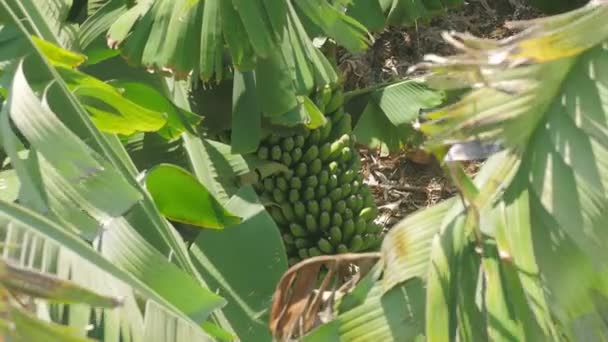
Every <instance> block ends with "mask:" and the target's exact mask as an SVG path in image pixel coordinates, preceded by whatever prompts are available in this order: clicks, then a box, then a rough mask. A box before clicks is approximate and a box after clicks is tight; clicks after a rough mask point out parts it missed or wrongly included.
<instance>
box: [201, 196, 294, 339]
mask: <svg viewBox="0 0 608 342" xmlns="http://www.w3.org/2000/svg"><path fill="white" fill-rule="evenodd" d="M226 208H227V209H228V210H230V211H232V212H237V213H239V214H240V215H242V216H243V222H242V223H240V224H238V225H236V226H234V227H231V228H230V229H226V230H224V231H222V232H216V231H211V230H210V231H202V232H201V234H200V235H199V236H198V238H197V239H196V241H195V242H194V244H193V245H192V247H191V249H190V251H191V253H192V255H193V257H194V259H195V260H196V262H197V266H198V269H199V270H201V273H202V274H203V277H204V278H205V280H206V281H207V282H208V284H209V286H210V288H211V289H217V290H218V291H220V292H221V293H222V294H223V295H224V296H226V298H227V299H228V302H229V304H228V305H227V306H226V307H225V309H224V313H225V314H226V316H227V318H228V319H229V320H230V321H231V322H233V328H234V329H235V332H236V333H237V334H238V335H239V337H240V338H241V339H246V340H248V341H267V340H269V339H270V338H271V336H270V334H269V332H268V328H267V324H268V323H267V312H266V310H267V309H268V308H269V304H270V301H271V297H272V294H273V292H274V288H275V286H276V283H277V282H278V280H279V279H280V278H281V275H282V274H283V272H284V271H285V270H286V269H287V260H286V257H285V251H284V247H283V242H282V239H281V236H280V234H279V230H278V228H277V226H276V224H275V223H274V221H273V220H272V217H271V216H270V215H269V214H268V213H267V212H266V210H265V209H264V207H263V205H262V204H261V203H260V202H259V200H258V199H257V196H256V195H255V192H254V191H253V189H251V187H244V188H242V189H241V190H240V191H239V192H237V193H236V194H235V195H234V196H233V197H232V198H231V199H230V201H229V202H228V203H227V204H226ZM242 255H247V257H248V258H251V259H252V260H253V259H255V260H256V262H255V263H253V264H250V265H249V266H248V267H245V268H244V267H243V263H242V260H241V257H240V256H242ZM219 265H221V267H218V266H219Z"/></svg>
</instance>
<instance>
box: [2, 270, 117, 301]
mask: <svg viewBox="0 0 608 342" xmlns="http://www.w3.org/2000/svg"><path fill="white" fill-rule="evenodd" d="M0 283H1V284H2V286H5V287H7V288H8V289H10V290H12V291H15V292H17V293H22V294H26V295H29V296H33V297H37V298H43V299H46V300H50V301H55V302H61V303H86V304H88V305H91V306H99V307H106V308H114V307H116V306H118V305H120V304H121V302H120V299H117V298H111V297H107V296H102V295H100V294H97V293H94V292H93V291H90V290H88V289H85V288H82V287H80V286H78V285H76V284H74V283H71V282H68V281H65V280H62V279H60V278H55V277H53V276H50V275H46V274H43V273H39V272H35V271H32V270H27V269H24V268H20V267H17V266H14V265H11V264H9V263H6V262H4V261H0Z"/></svg>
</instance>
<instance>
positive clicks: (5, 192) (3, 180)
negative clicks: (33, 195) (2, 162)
mask: <svg viewBox="0 0 608 342" xmlns="http://www.w3.org/2000/svg"><path fill="white" fill-rule="evenodd" d="M20 186H21V184H20V182H19V178H18V177H17V172H16V171H15V170H4V171H0V200H3V201H6V202H14V201H15V200H16V199H17V197H18V196H19V188H20Z"/></svg>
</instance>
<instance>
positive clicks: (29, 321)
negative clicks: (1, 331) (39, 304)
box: [9, 307, 94, 342]
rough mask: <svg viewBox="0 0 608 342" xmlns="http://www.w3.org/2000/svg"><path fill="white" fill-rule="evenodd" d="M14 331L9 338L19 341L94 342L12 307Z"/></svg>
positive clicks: (11, 331) (10, 313)
mask: <svg viewBox="0 0 608 342" xmlns="http://www.w3.org/2000/svg"><path fill="white" fill-rule="evenodd" d="M9 316H10V318H11V323H12V324H13V325H14V327H13V329H10V330H9V336H11V337H14V338H15V339H16V340H17V341H23V342H25V341H49V342H93V341H94V340H92V339H89V338H84V337H80V336H78V335H77V334H75V331H74V330H73V329H70V328H68V327H65V326H62V325H59V324H55V323H51V322H45V321H42V320H40V319H38V318H37V317H35V316H34V315H33V314H31V313H29V312H27V311H26V310H24V309H21V308H17V307H12V308H11V309H10V310H9Z"/></svg>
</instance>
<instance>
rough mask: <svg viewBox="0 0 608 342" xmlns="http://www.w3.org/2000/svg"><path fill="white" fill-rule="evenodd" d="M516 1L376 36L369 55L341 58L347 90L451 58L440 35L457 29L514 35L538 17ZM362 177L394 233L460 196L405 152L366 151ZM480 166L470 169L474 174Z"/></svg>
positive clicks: (434, 169)
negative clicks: (435, 58)
mask: <svg viewBox="0 0 608 342" xmlns="http://www.w3.org/2000/svg"><path fill="white" fill-rule="evenodd" d="M516 3H517V0H488V1H487V3H486V2H485V1H483V0H472V1H471V0H470V1H468V4H466V5H464V6H462V7H460V8H457V9H453V10H450V11H449V14H448V15H446V16H441V17H438V18H436V19H434V20H432V21H431V22H430V23H429V24H425V25H419V26H417V27H412V28H407V29H394V28H393V29H387V30H385V31H384V32H382V33H380V34H377V35H376V37H375V43H374V45H373V48H371V49H370V50H368V51H367V52H366V53H364V54H360V55H351V54H348V53H346V52H344V51H341V52H340V53H339V64H340V69H341V70H342V71H343V72H344V75H345V81H346V84H345V86H346V88H347V90H348V89H356V88H365V87H369V86H371V85H374V84H378V83H382V82H386V81H391V80H395V79H402V78H404V77H405V76H406V72H407V69H408V68H409V67H410V66H411V65H413V64H416V63H418V62H420V61H421V60H422V59H423V57H424V55H425V54H429V53H432V54H437V55H444V56H445V55H450V54H453V53H454V52H455V51H454V50H453V48H452V47H451V46H450V45H448V44H447V43H445V42H444V41H443V39H442V38H441V32H443V31H450V30H456V31H460V32H469V33H472V34H475V35H477V36H481V37H486V38H496V39H499V38H504V37H507V36H509V35H511V34H513V33H514V32H511V31H509V30H508V29H506V28H505V27H504V26H503V25H504V23H505V22H506V21H513V20H523V19H530V18H536V17H539V16H540V14H539V13H538V12H536V11H535V10H533V9H531V8H529V7H527V6H524V5H520V4H516ZM361 154H362V157H363V159H364V167H363V172H364V175H365V176H366V179H367V183H368V184H369V185H370V187H371V189H372V191H373V192H374V194H375V196H376V200H377V203H378V205H379V207H380V209H381V212H382V214H381V216H380V218H379V219H380V220H381V222H382V223H383V224H384V225H385V227H387V228H390V227H391V226H392V225H394V224H395V223H396V222H398V221H399V220H401V219H402V218H403V217H405V216H407V215H408V214H410V213H412V212H414V211H416V210H417V209H420V208H424V207H428V206H430V205H433V204H435V203H437V202H439V201H441V200H443V199H446V198H449V197H451V196H453V195H454V194H455V188H454V187H453V186H452V185H451V184H450V182H449V180H447V179H446V178H445V177H444V176H443V172H442V170H441V169H440V167H439V166H438V165H437V163H434V162H432V161H431V162H429V161H428V160H425V159H427V158H425V156H424V155H411V154H407V153H405V152H404V153H401V154H396V155H391V156H388V157H385V158H380V157H379V156H378V154H377V153H375V152H373V151H367V150H361ZM478 166H479V164H475V163H474V164H471V165H470V167H469V171H470V173H471V174H474V173H475V172H476V171H477V169H478Z"/></svg>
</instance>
